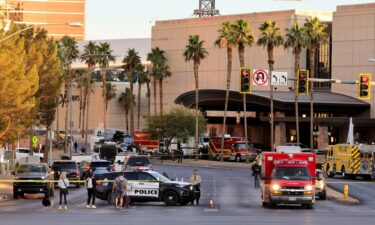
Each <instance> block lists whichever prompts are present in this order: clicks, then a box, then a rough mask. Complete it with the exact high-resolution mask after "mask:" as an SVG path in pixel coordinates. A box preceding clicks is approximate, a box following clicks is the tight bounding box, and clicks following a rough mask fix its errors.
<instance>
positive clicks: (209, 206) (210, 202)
mask: <svg viewBox="0 0 375 225" xmlns="http://www.w3.org/2000/svg"><path fill="white" fill-rule="evenodd" d="M208 208H209V209H213V208H215V206H214V201H213V200H212V199H211V200H210V201H209V203H208Z"/></svg>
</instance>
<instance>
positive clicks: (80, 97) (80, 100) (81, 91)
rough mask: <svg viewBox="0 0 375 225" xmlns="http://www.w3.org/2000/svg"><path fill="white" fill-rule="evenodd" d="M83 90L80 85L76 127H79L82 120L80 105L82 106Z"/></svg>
mask: <svg viewBox="0 0 375 225" xmlns="http://www.w3.org/2000/svg"><path fill="white" fill-rule="evenodd" d="M82 97H83V90H82V85H81V87H80V88H79V116H78V128H79V129H80V128H81V122H82V107H83V104H82V103H83V99H82Z"/></svg>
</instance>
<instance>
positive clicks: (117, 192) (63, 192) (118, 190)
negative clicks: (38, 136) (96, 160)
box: [58, 169, 202, 210]
mask: <svg viewBox="0 0 375 225" xmlns="http://www.w3.org/2000/svg"><path fill="white" fill-rule="evenodd" d="M189 181H190V183H191V184H192V185H193V186H194V191H195V199H194V200H195V203H196V204H197V205H199V199H200V192H201V191H200V186H201V182H202V178H201V176H200V175H199V173H198V170H197V169H195V170H194V172H193V174H192V175H191V176H190V178H189ZM96 185H97V182H96V179H95V176H94V174H93V173H90V174H89V175H88V178H87V179H86V181H85V187H86V189H87V205H86V208H92V209H95V208H96V206H95V189H96ZM58 187H59V188H60V201H59V207H58V210H62V209H65V210H68V205H67V200H66V197H67V195H68V193H69V191H68V187H69V180H68V179H67V177H66V172H61V174H60V179H59V181H58ZM128 190H129V184H128V181H127V180H126V178H125V177H124V172H120V174H119V176H118V177H117V178H116V179H115V181H114V184H113V186H112V192H113V193H114V196H115V207H116V208H117V209H123V206H125V207H126V208H128V207H129V204H130V197H129V194H128ZM124 200H125V202H124ZM194 200H193V201H192V202H191V204H194ZM63 203H64V207H63Z"/></svg>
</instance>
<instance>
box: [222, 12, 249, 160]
mask: <svg viewBox="0 0 375 225" xmlns="http://www.w3.org/2000/svg"><path fill="white" fill-rule="evenodd" d="M233 37H234V40H235V42H236V46H237V51H238V56H239V59H240V66H241V67H243V66H245V47H246V46H252V45H253V44H254V42H255V38H254V35H253V31H252V29H251V27H250V22H249V21H248V20H245V19H238V20H236V21H235V22H234V24H233ZM242 100H243V111H244V130H245V145H246V146H247V142H248V137H247V116H246V114H247V113H246V104H247V103H246V94H243V95H242ZM222 135H224V134H222ZM222 139H223V137H222ZM223 145H224V144H223ZM223 147H224V146H223ZM222 154H223V153H222ZM221 160H223V157H221ZM246 160H247V159H246Z"/></svg>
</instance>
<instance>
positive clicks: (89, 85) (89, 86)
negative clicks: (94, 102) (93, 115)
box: [85, 70, 93, 146]
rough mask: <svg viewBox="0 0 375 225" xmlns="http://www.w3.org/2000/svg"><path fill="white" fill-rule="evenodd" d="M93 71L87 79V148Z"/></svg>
mask: <svg viewBox="0 0 375 225" xmlns="http://www.w3.org/2000/svg"><path fill="white" fill-rule="evenodd" d="M92 71H93V70H91V72H90V75H89V78H88V79H87V82H88V84H87V89H88V92H87V100H86V101H87V103H86V129H85V145H86V146H87V143H88V140H87V139H88V135H89V134H88V131H89V115H90V114H89V107H90V96H91V73H92Z"/></svg>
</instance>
